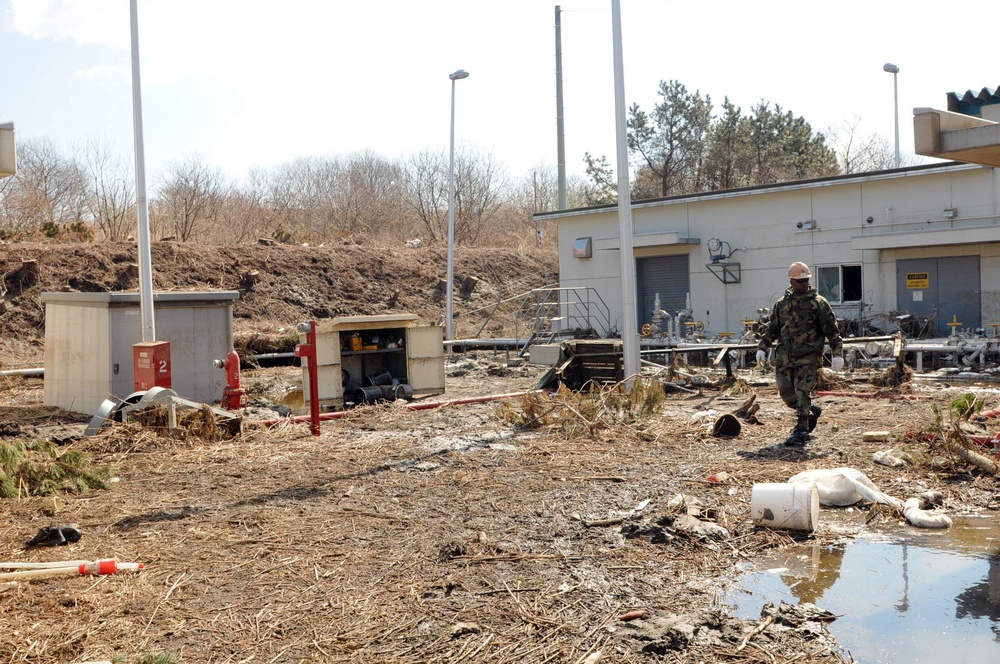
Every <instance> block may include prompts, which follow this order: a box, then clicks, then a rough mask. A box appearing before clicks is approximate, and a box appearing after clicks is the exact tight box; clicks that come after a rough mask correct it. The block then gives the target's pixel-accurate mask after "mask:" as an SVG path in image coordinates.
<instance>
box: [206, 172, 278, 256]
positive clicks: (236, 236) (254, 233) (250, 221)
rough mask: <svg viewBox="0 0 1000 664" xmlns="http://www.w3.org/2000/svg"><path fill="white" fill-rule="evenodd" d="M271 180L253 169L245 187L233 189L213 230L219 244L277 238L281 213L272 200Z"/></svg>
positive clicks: (264, 173) (249, 173)
mask: <svg viewBox="0 0 1000 664" xmlns="http://www.w3.org/2000/svg"><path fill="white" fill-rule="evenodd" d="M267 178H268V176H267V173H266V172H265V171H262V170H259V169H251V170H250V171H249V172H248V174H247V178H246V182H245V184H243V185H241V186H239V187H234V188H233V189H231V190H230V192H229V195H228V196H226V198H225V200H224V202H223V204H222V209H221V210H220V211H219V220H220V223H218V224H216V225H215V226H214V227H213V229H214V230H215V231H216V232H215V239H216V241H217V242H218V243H219V244H243V243H245V242H253V241H255V240H256V239H259V238H261V237H267V236H273V234H274V232H275V231H276V229H277V214H276V213H275V210H274V207H273V206H272V205H271V203H270V201H269V199H268V191H269V183H268V179H267ZM209 238H210V239H211V235H209Z"/></svg>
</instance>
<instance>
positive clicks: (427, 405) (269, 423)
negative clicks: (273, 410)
mask: <svg viewBox="0 0 1000 664" xmlns="http://www.w3.org/2000/svg"><path fill="white" fill-rule="evenodd" d="M544 391H545V390H527V391H526V392H508V393H505V394H491V395H487V396H481V397H467V398H463V399H452V400H450V401H423V402H418V403H411V404H407V405H406V407H407V408H408V409H409V410H430V409H432V408H441V407H442V406H464V405H467V404H474V403H486V402H489V401H498V400H500V399H513V398H515V397H523V396H527V395H529V394H539V393H541V392H544ZM347 412H348V411H346V410H338V411H336V412H333V413H322V414H320V416H319V419H320V421H323V420H339V419H340V418H342V417H343V416H344V415H346V414H347ZM285 422H288V423H291V424H301V423H310V422H312V417H311V416H310V415H293V416H291V417H279V418H275V419H271V420H263V421H262V422H261V424H262V425H264V426H266V427H273V426H277V425H278V424H283V423H285Z"/></svg>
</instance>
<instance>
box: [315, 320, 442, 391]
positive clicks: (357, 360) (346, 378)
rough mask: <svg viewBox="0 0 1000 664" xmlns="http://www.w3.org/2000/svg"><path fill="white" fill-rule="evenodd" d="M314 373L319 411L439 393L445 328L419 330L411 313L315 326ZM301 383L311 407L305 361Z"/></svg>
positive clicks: (421, 328) (432, 327)
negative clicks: (320, 409)
mask: <svg viewBox="0 0 1000 664" xmlns="http://www.w3.org/2000/svg"><path fill="white" fill-rule="evenodd" d="M301 342H302V343H305V337H304V336H302V337H301ZM316 373H317V377H318V388H317V391H318V393H319V394H318V396H319V402H320V406H321V407H322V408H325V409H328V410H341V409H343V408H345V407H346V406H348V405H352V404H353V405H358V404H360V403H375V402H378V401H394V400H395V399H407V400H408V399H411V398H413V397H422V396H430V395H434V394H442V393H444V329H443V328H441V327H439V326H436V325H417V317H416V316H415V315H413V314H397V315H385V316H348V317H344V318H334V319H332V320H330V321H327V322H323V323H317V325H316ZM302 383H303V386H304V396H305V401H306V403H307V404H308V403H311V401H312V398H313V397H312V394H310V388H309V377H308V360H306V359H303V360H302Z"/></svg>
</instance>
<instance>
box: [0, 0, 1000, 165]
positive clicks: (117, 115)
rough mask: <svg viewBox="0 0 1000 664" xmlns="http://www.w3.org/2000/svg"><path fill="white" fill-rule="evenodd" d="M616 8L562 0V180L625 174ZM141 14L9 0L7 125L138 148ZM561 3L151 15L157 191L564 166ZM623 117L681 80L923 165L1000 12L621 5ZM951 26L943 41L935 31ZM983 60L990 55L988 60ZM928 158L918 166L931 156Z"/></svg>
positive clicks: (4, 30) (0, 94)
mask: <svg viewBox="0 0 1000 664" xmlns="http://www.w3.org/2000/svg"><path fill="white" fill-rule="evenodd" d="M612 4H613V3H612V0H563V1H562V2H560V3H559V6H560V9H561V12H560V16H561V36H562V75H563V107H564V125H565V134H564V136H565V146H566V167H567V171H568V173H569V174H571V175H573V174H582V173H583V171H584V165H583V157H584V153H585V152H590V153H591V154H594V155H606V156H607V157H608V159H609V162H610V163H611V164H612V165H614V164H615V161H616V160H615V156H616V140H617V131H616V127H615V104H614V98H615V81H614V48H613V28H612ZM129 6H130V2H129V0H0V61H2V63H3V64H2V68H3V75H2V77H0V122H14V124H15V128H16V133H17V140H18V141H19V142H21V141H24V140H26V139H45V140H49V141H52V142H53V143H54V144H55V145H56V146H57V147H59V148H60V149H62V150H64V151H65V153H66V154H74V151H76V152H77V153H79V152H81V151H85V150H86V149H87V146H88V145H93V144H95V143H97V144H101V145H103V146H106V147H111V148H112V149H113V150H115V151H118V152H120V153H122V154H123V155H125V156H128V157H131V156H132V155H134V153H135V147H134V140H135V132H134V123H133V119H134V113H133V94H132V63H131V42H130V39H131V28H130V11H129ZM555 7H556V3H555V2H542V1H541V0H492V1H489V0H426V1H424V2H419V1H418V0H378V1H374V2H362V1H358V0H137V17H138V33H137V36H138V45H139V53H140V67H139V69H140V80H141V109H142V127H143V131H142V139H143V153H144V163H145V169H146V173H147V177H148V178H150V179H154V178H155V177H156V176H157V174H162V173H163V172H164V171H165V170H166V169H167V168H168V167H169V166H171V165H173V164H176V163H179V162H181V161H183V160H184V159H186V158H189V157H196V158H199V159H201V160H202V161H204V162H206V163H208V164H209V165H212V166H216V167H218V168H220V169H222V170H223V172H225V173H226V174H228V175H229V176H230V177H232V178H233V179H234V180H239V179H240V178H242V177H244V176H245V175H246V173H247V172H248V170H249V169H250V168H270V167H275V166H280V165H281V164H284V163H287V162H290V161H292V160H294V159H297V158H302V157H327V158H329V157H349V156H350V155H352V154H357V153H361V152H364V151H372V152H374V153H376V154H378V155H381V156H383V157H385V158H388V159H393V160H395V159H405V158H406V157H408V156H409V155H412V154H414V153H417V152H420V151H423V150H431V151H441V152H446V151H447V149H448V146H449V136H450V134H449V132H450V127H451V93H452V82H451V81H450V80H449V78H448V75H449V74H450V73H452V72H454V71H455V70H457V69H465V70H467V71H468V72H469V74H470V76H469V77H468V78H466V79H464V80H460V81H457V82H456V83H455V140H456V144H457V146H458V147H459V149H471V150H474V151H479V152H483V153H489V154H492V155H493V157H494V158H495V159H496V160H497V161H498V162H499V163H500V164H503V165H504V166H505V167H506V169H507V171H508V172H509V173H510V174H511V175H512V176H515V177H517V176H519V175H523V174H526V173H527V172H529V171H530V170H531V169H532V168H534V167H536V166H549V167H552V168H554V167H555V165H556V163H557V161H558V159H557V132H556V129H557V120H556V62H555V52H556V48H555ZM620 8H621V19H622V30H621V33H622V62H623V72H624V73H623V82H624V89H625V101H626V104H627V105H631V104H633V103H637V104H638V105H639V106H640V107H641V108H643V109H644V110H647V111H648V110H652V108H653V106H654V105H655V104H656V103H657V100H658V95H657V92H658V89H659V84H660V82H661V81H669V80H677V81H680V82H681V83H683V84H684V85H685V86H686V87H687V88H688V89H689V90H690V91H695V90H697V91H699V92H700V93H701V94H703V95H708V96H710V97H711V99H712V101H713V103H714V105H715V108H716V110H718V109H719V106H720V104H721V102H722V100H723V98H725V97H728V98H729V99H730V100H731V101H732V102H733V103H734V104H736V105H737V106H740V107H741V108H742V109H743V111H744V113H749V111H750V109H751V107H752V106H753V105H755V104H756V103H758V102H760V101H762V100H764V101H767V102H770V103H771V104H772V105H775V104H776V105H780V106H781V107H782V108H783V109H784V110H786V111H791V112H792V113H793V114H794V115H796V116H802V117H804V118H805V119H806V121H808V122H809V123H810V125H812V127H813V129H814V130H817V131H827V130H829V129H833V128H843V127H845V126H846V125H848V124H851V123H854V124H856V125H857V130H856V131H857V133H858V134H860V135H869V134H873V133H875V134H880V135H882V136H884V137H885V138H886V139H887V140H888V141H889V143H890V145H891V144H892V143H893V141H894V108H895V105H894V97H893V75H892V74H890V73H886V72H885V71H883V65H884V64H885V63H887V62H892V63H894V64H896V65H897V66H898V67H899V70H900V71H899V74H898V79H897V80H898V88H899V102H898V109H899V138H900V152H901V153H902V154H903V155H904V157H905V155H913V130H912V109H913V108H914V107H926V106H929V107H933V108H939V109H944V108H946V95H947V93H949V92H958V93H962V94H964V93H965V92H966V91H967V90H970V89H972V90H975V91H979V90H980V89H981V88H983V87H988V88H991V89H993V88H996V87H997V86H998V85H1000V69H998V68H997V67H995V66H994V64H993V63H994V61H993V59H992V57H990V55H989V53H988V52H983V50H982V48H981V44H980V43H979V42H978V41H973V40H971V39H970V36H975V35H976V34H986V33H982V32H981V30H987V32H988V30H989V28H988V26H993V25H996V24H997V19H998V18H1000V3H983V4H980V5H977V6H976V8H975V9H974V10H969V11H967V12H965V13H963V14H961V15H954V14H949V15H947V16H946V17H945V16H942V15H941V14H940V13H937V14H935V13H933V12H930V11H928V10H927V9H926V8H923V9H920V8H918V5H917V4H913V3H906V2H888V1H883V0H865V1H858V0H840V1H838V2H812V3H805V2H801V0H797V1H794V2H793V1H786V0H767V1H765V2H758V3H750V2H746V1H745V0H739V1H737V0H716V1H715V2H711V3H706V2H704V1H703V0H620ZM945 19H947V23H948V25H942V21H944V20H945ZM977 53H978V55H977ZM927 161H931V160H926V159H922V158H921V159H918V162H927Z"/></svg>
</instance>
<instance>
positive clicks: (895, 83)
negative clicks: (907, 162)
mask: <svg viewBox="0 0 1000 664" xmlns="http://www.w3.org/2000/svg"><path fill="white" fill-rule="evenodd" d="M898 77H899V67H896V71H894V72H892V106H893V111H894V114H895V116H896V168H899V78H898Z"/></svg>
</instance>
